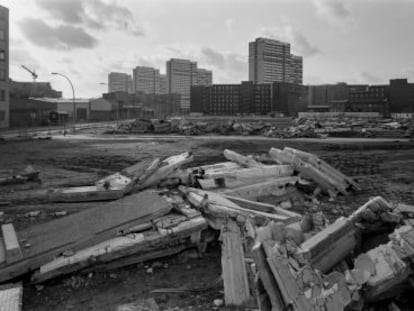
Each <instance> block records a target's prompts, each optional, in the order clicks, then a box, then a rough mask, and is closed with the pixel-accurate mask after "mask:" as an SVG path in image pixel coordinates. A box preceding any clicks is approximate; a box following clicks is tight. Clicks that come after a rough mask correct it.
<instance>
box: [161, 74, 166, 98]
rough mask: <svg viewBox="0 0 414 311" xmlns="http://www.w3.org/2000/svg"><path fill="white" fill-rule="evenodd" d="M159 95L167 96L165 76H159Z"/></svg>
mask: <svg viewBox="0 0 414 311" xmlns="http://www.w3.org/2000/svg"><path fill="white" fill-rule="evenodd" d="M160 94H168V85H167V75H163V74H160Z"/></svg>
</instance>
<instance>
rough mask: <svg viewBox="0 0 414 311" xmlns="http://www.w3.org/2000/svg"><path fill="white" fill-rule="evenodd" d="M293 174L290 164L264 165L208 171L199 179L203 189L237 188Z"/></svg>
mask: <svg viewBox="0 0 414 311" xmlns="http://www.w3.org/2000/svg"><path fill="white" fill-rule="evenodd" d="M292 175H293V167H292V166H290V165H264V166H263V167H252V168H242V169H237V170H231V171H227V170H226V171H215V172H206V173H205V174H204V175H203V179H199V182H200V184H201V185H202V186H203V189H206V190H208V189H213V188H236V187H240V186H244V185H249V184H255V183H258V182H260V181H263V180H266V179H270V178H281V177H287V176H292Z"/></svg>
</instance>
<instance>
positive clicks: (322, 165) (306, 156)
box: [283, 147, 361, 190]
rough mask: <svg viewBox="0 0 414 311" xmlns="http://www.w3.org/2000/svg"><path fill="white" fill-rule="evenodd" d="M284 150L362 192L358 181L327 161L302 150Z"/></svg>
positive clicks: (286, 148) (287, 148)
mask: <svg viewBox="0 0 414 311" xmlns="http://www.w3.org/2000/svg"><path fill="white" fill-rule="evenodd" d="M283 150H285V151H288V152H290V153H291V154H294V155H298V156H299V157H300V158H301V159H302V160H304V161H306V162H308V163H310V164H311V165H313V166H314V167H316V168H317V169H319V170H320V171H322V172H323V173H325V174H327V175H329V176H331V177H332V178H334V179H336V180H337V181H341V180H343V181H346V182H347V183H349V184H350V185H352V186H353V187H354V188H355V189H356V190H361V186H360V185H359V184H358V183H357V182H356V181H354V180H353V179H352V178H350V177H348V176H346V175H345V174H343V173H342V172H340V171H339V170H337V169H335V168H334V167H332V166H331V165H329V164H328V163H326V162H325V161H323V160H322V159H320V158H319V157H317V156H316V155H314V154H311V153H307V152H304V151H301V150H297V149H293V148H289V147H285V148H284V149H283Z"/></svg>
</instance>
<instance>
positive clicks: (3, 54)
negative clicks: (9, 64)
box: [0, 50, 6, 60]
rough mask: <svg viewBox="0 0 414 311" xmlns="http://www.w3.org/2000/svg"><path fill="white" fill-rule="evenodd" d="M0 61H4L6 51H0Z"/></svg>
mask: <svg viewBox="0 0 414 311" xmlns="http://www.w3.org/2000/svg"><path fill="white" fill-rule="evenodd" d="M0 60H6V51H5V50H0Z"/></svg>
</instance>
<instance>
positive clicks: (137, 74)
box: [133, 66, 161, 94]
mask: <svg viewBox="0 0 414 311" xmlns="http://www.w3.org/2000/svg"><path fill="white" fill-rule="evenodd" d="M133 76H134V89H135V93H144V94H160V92H161V90H160V88H161V87H160V71H159V70H158V69H155V68H152V67H146V66H137V67H135V69H134V70H133Z"/></svg>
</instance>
